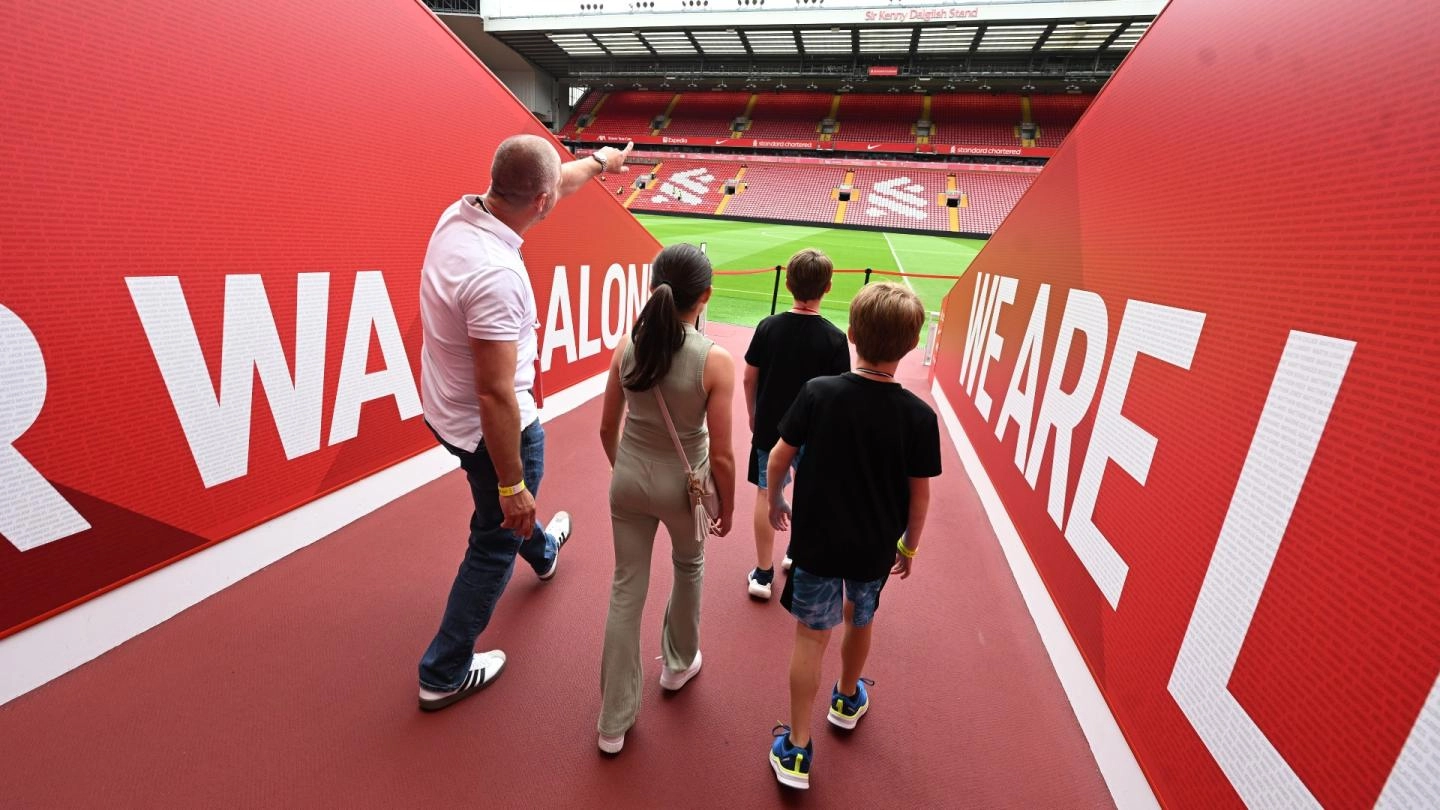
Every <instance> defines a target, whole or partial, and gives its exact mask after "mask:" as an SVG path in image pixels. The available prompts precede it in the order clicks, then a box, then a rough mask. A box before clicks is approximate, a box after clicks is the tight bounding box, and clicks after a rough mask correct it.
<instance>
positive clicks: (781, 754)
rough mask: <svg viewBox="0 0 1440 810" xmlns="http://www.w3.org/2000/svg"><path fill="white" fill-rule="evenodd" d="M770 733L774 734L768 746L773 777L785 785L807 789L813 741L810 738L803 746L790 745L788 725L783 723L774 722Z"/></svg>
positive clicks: (808, 786) (808, 787)
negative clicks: (808, 742) (773, 740)
mask: <svg viewBox="0 0 1440 810" xmlns="http://www.w3.org/2000/svg"><path fill="white" fill-rule="evenodd" d="M770 733H771V734H774V735H775V742H774V743H773V744H771V746H770V769H771V770H773V771H775V779H776V780H778V781H779V782H780V784H782V785H784V786H786V787H792V788H796V789H798V790H809V789H810V760H811V758H812V755H811V750H812V747H813V746H814V744H815V741H814V740H811V741H810V745H807V746H805V747H804V748H801V747H800V746H798V745H792V744H791V743H790V727H789V726H787V725H785V724H783V723H780V724H776V726H775V728H773V729H771V730H770Z"/></svg>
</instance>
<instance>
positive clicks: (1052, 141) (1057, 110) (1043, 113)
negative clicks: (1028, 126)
mask: <svg viewBox="0 0 1440 810" xmlns="http://www.w3.org/2000/svg"><path fill="white" fill-rule="evenodd" d="M1088 106H1090V99H1089V98H1088V97H1086V96H1057V95H1040V96H1030V117H1031V119H1032V120H1033V121H1034V122H1035V124H1036V125H1037V126H1038V127H1039V132H1038V133H1037V135H1036V138H1035V145H1036V146H1045V147H1050V148H1055V147H1058V146H1060V143H1061V142H1062V141H1064V140H1065V136H1066V135H1069V134H1070V128H1071V127H1073V126H1075V123H1076V122H1077V121H1079V120H1080V116H1081V115H1083V114H1084V112H1085V108H1086V107H1088Z"/></svg>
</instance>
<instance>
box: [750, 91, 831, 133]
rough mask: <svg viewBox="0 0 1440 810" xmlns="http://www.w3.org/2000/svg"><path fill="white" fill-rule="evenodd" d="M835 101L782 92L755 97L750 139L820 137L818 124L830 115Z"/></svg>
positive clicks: (828, 97) (821, 95) (825, 95)
mask: <svg viewBox="0 0 1440 810" xmlns="http://www.w3.org/2000/svg"><path fill="white" fill-rule="evenodd" d="M836 98H837V97H836V96H833V95H831V94H829V93H800V92H781V93H764V94H760V95H757V96H756V97H755V99H756V101H755V107H754V109H753V110H752V111H751V113H750V119H751V124H750V129H749V130H747V131H746V133H745V134H746V135H748V136H750V137H752V138H808V139H810V140H814V139H815V138H817V137H818V136H819V135H820V121H821V119H823V118H825V117H826V116H828V115H829V114H830V109H831V107H832V106H833V105H834V104H835V99H836Z"/></svg>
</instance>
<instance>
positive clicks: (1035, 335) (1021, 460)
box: [995, 284, 1050, 472]
mask: <svg viewBox="0 0 1440 810" xmlns="http://www.w3.org/2000/svg"><path fill="white" fill-rule="evenodd" d="M1049 312H1050V285H1049V284H1041V285H1040V292H1038V293H1036V294H1035V306H1034V308H1033V309H1031V310H1030V323H1029V324H1028V325H1026V327H1025V337H1024V338H1022V339H1021V341H1020V354H1019V355H1017V356H1016V358H1015V370H1014V371H1013V372H1011V374H1010V386H1009V388H1007V389H1006V391H1005V401H1004V402H1002V403H1001V404H1000V418H999V419H997V420H996V421H995V438H996V439H997V440H999V441H1002V442H1003V441H1005V428H1006V427H1008V426H1009V425H1010V423H1011V422H1014V423H1015V429H1016V435H1015V469H1017V470H1020V471H1021V472H1024V471H1025V453H1026V451H1027V450H1028V449H1029V446H1030V423H1031V422H1032V421H1033V419H1034V416H1035V394H1036V391H1035V389H1036V387H1037V386H1038V385H1039V381H1040V362H1041V360H1043V359H1044V348H1045V318H1046V316H1047V315H1048V314H1049ZM1022 374H1023V375H1025V385H1024V387H1023V388H1022V387H1021V385H1020V376H1021V375H1022Z"/></svg>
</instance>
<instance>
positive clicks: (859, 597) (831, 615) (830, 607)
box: [780, 567, 888, 630]
mask: <svg viewBox="0 0 1440 810" xmlns="http://www.w3.org/2000/svg"><path fill="white" fill-rule="evenodd" d="M886 579H888V577H881V578H879V579H873V580H870V581H868V582H867V581H865V580H859V579H841V578H839V577H817V576H815V575H814V574H811V573H809V572H807V571H804V570H802V569H800V568H798V567H797V568H795V569H793V570H791V571H790V579H789V580H787V581H786V583H785V591H784V592H783V593H782V594H781V595H780V604H782V605H784V606H785V609H786V610H789V611H790V614H791V615H792V616H794V617H795V618H797V619H799V620H800V623H801V624H803V625H805V626H806V627H808V628H810V629H811V630H829V629H830V628H832V627H834V626H835V625H837V624H840V622H842V621H844V618H845V600H846V599H849V600H850V603H851V604H852V605H854V607H855V612H854V615H853V624H854V625H855V626H856V627H864V626H865V625H867V624H869V623H870V622H871V620H873V619H874V618H875V609H876V608H878V607H880V589H881V588H884V587H885V580H886ZM842 586H843V587H842ZM842 590H843V595H842Z"/></svg>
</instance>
